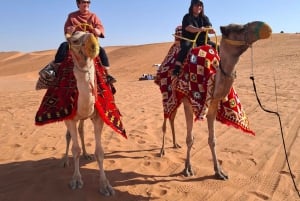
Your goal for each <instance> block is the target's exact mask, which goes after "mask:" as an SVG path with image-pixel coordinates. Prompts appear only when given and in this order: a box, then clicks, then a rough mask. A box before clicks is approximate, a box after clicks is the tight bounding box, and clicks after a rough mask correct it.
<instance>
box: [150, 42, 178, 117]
mask: <svg viewBox="0 0 300 201" xmlns="http://www.w3.org/2000/svg"><path fill="white" fill-rule="evenodd" d="M179 50H180V45H176V43H174V44H173V45H172V46H171V47H170V49H169V52H168V54H167V56H166V57H165V59H164V60H163V62H162V63H161V65H160V67H159V68H158V69H157V73H156V76H155V80H154V83H155V84H157V85H158V86H159V89H160V92H161V94H162V103H163V109H164V116H165V118H168V116H169V114H171V113H172V111H174V110H175V109H176V108H177V107H178V103H177V101H178V100H177V99H176V91H174V90H172V86H171V83H172V72H173V70H174V67H175V62H176V58H177V54H178V52H179Z"/></svg>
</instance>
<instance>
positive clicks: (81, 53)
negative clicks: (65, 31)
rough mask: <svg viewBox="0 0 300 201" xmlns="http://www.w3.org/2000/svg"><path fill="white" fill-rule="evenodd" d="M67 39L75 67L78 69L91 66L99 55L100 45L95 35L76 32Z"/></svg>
mask: <svg viewBox="0 0 300 201" xmlns="http://www.w3.org/2000/svg"><path fill="white" fill-rule="evenodd" d="M66 38H67V40H68V42H69V45H70V51H71V54H72V57H73V61H74V63H75V65H77V66H78V67H84V66H87V65H88V66H90V64H91V62H93V59H94V58H95V57H97V56H98V54H99V43H98V40H97V38H96V37H95V36H94V34H91V33H86V32H82V31H76V32H75V33H74V34H72V35H71V36H66Z"/></svg>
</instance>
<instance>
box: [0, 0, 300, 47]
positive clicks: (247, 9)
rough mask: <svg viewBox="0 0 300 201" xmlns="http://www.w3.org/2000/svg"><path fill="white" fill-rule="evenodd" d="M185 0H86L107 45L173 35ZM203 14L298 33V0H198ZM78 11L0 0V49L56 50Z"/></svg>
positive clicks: (63, 1)
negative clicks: (73, 15)
mask: <svg viewBox="0 0 300 201" xmlns="http://www.w3.org/2000/svg"><path fill="white" fill-rule="evenodd" d="M190 2H191V1H190V0H149V1H146V0H114V1H112V0H91V4H90V11H91V12H94V13H96V14H97V15H98V17H99V18H100V20H101V21H102V23H103V25H104V28H105V38H104V39H100V44H101V46H103V47H106V46H120V45H121V46H123V45H143V44H150V43H161V42H171V41H173V36H172V34H173V33H174V30H175V28H176V26H177V25H180V24H181V21H182V17H183V16H184V15H185V14H186V13H187V12H188V8H189V6H190ZM203 2H204V9H205V14H206V15H207V16H208V17H209V19H210V21H211V23H212V25H213V28H214V29H215V30H216V31H217V35H220V31H219V29H220V28H219V27H220V26H222V25H228V24H230V23H237V24H245V23H247V22H250V21H256V20H259V21H264V22H266V23H268V24H269V25H270V26H271V27H272V29H273V33H279V32H281V31H284V33H296V32H300V26H299V23H298V21H299V19H300V0H286V1H283V0H251V1H244V0H227V1H221V0H203ZM75 10H77V6H76V1H75V0H51V1H45V0H7V1H4V0H3V1H2V2H1V12H0V19H1V25H0V52H9V51H20V52H34V51H44V50H54V49H57V48H58V46H59V45H60V43H61V42H63V41H64V40H65V37H64V31H63V27H64V23H65V21H66V18H67V15H68V14H69V13H70V12H73V11H75Z"/></svg>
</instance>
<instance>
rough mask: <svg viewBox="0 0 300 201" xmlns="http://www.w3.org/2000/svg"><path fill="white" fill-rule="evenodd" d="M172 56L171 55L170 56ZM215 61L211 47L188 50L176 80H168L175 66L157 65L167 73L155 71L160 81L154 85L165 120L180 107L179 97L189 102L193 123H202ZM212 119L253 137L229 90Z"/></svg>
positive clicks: (210, 92) (208, 102)
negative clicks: (215, 116)
mask: <svg viewBox="0 0 300 201" xmlns="http://www.w3.org/2000/svg"><path fill="white" fill-rule="evenodd" d="M176 55H177V54H174V56H176ZM168 56H169V55H168ZM169 60H170V61H171V60H172V59H169ZM174 60H175V59H174ZM219 61H220V57H219V55H218V53H217V51H216V50H215V49H214V48H212V47H211V46H209V45H205V46H200V47H197V48H193V49H192V50H191V52H190V53H189V55H188V57H187V60H186V62H185V64H184V67H183V73H181V74H180V75H179V77H178V78H174V79H173V80H171V73H172V70H171V69H173V68H174V65H175V62H167V63H166V64H164V65H165V66H163V65H161V69H168V73H166V72H164V73H162V72H163V71H162V70H161V69H160V70H158V74H159V76H160V80H159V82H157V83H158V84H159V86H160V90H161V93H162V97H163V108H164V116H165V118H169V117H170V115H171V114H172V113H173V112H174V111H175V110H176V109H177V108H178V107H179V106H180V104H181V100H182V98H183V97H188V98H189V101H190V102H191V104H192V108H193V112H194V115H195V120H202V119H204V118H205V117H206V115H207V112H208V108H209V105H210V102H211V100H212V94H213V89H214V79H215V73H216V68H218V66H219ZM216 119H217V120H218V121H220V122H221V123H223V124H226V125H229V126H233V127H235V128H238V129H240V130H242V131H244V132H246V133H249V134H252V135H255V134H254V132H253V131H252V130H251V129H250V128H249V120H248V117H247V116H246V114H245V111H244V110H243V108H242V105H241V103H240V100H239V98H238V95H237V93H236V92H235V90H234V88H233V87H232V88H231V90H230V93H229V94H228V95H227V97H226V98H224V99H223V100H222V101H220V103H219V107H218V112H217V118H216Z"/></svg>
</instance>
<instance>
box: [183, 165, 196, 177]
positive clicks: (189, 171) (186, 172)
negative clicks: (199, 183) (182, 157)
mask: <svg viewBox="0 0 300 201" xmlns="http://www.w3.org/2000/svg"><path fill="white" fill-rule="evenodd" d="M182 174H183V175H184V176H185V177H191V176H194V171H193V170H192V167H191V166H189V167H186V168H185V169H184V170H183V171H182Z"/></svg>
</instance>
